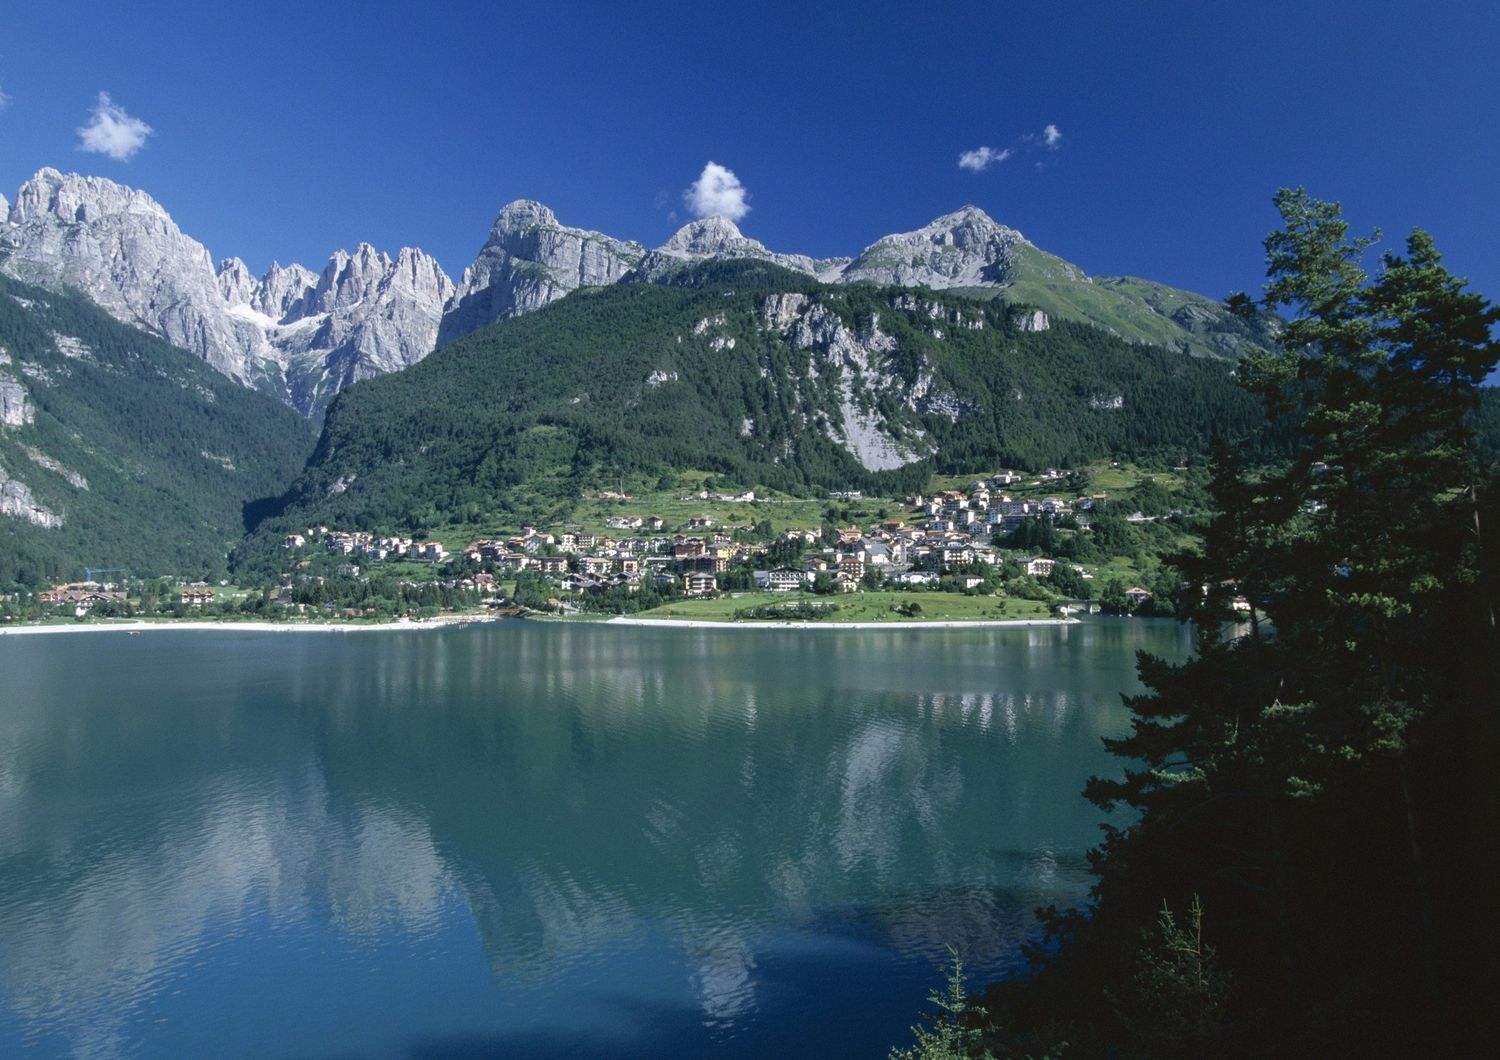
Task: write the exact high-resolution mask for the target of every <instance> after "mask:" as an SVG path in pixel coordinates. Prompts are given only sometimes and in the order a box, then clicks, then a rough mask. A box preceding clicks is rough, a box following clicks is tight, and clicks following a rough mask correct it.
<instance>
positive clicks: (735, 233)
mask: <svg viewBox="0 0 1500 1060" xmlns="http://www.w3.org/2000/svg"><path fill="white" fill-rule="evenodd" d="M730 259H741V260H743V259H748V260H752V261H768V262H770V263H772V264H773V265H780V266H781V267H782V268H785V269H791V270H793V271H794V272H802V273H806V274H807V275H809V276H823V277H827V278H830V279H831V278H833V277H835V276H836V275H837V273H838V271H839V270H840V269H841V268H842V267H843V266H844V265H846V264H847V263H848V261H849V259H848V258H835V259H832V260H829V261H814V260H813V259H812V258H809V257H807V256H806V255H805V254H777V253H775V252H774V251H770V250H767V249H766V246H765V244H764V243H761V242H760V241H759V240H755V239H747V238H745V236H744V234H743V233H741V232H740V230H739V228H738V227H737V226H736V225H735V223H734V222H733V221H731V220H729V219H728V218H727V217H719V216H713V217H705V218H703V219H701V220H698V221H693V222H691V223H690V224H686V225H684V226H683V227H682V228H679V229H678V230H677V231H676V232H675V233H674V234H673V236H672V238H671V239H669V240H667V241H666V242H665V243H663V244H662V245H661V246H659V247H657V248H656V249H655V250H653V251H651V252H650V253H648V254H647V255H646V256H645V257H644V258H643V259H642V260H641V264H640V267H639V268H638V269H637V270H636V275H637V276H638V277H639V278H641V279H644V280H648V281H657V280H662V279H666V278H668V277H670V276H671V275H672V273H674V272H676V271H677V270H678V269H680V268H682V267H683V266H684V265H693V264H697V263H698V262H703V261H726V260H730Z"/></svg>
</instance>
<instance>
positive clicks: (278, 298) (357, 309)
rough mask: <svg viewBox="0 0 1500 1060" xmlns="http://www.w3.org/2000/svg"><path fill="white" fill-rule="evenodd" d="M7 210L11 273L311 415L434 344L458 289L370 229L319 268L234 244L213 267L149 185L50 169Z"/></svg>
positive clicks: (421, 258) (425, 260)
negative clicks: (255, 254)
mask: <svg viewBox="0 0 1500 1060" xmlns="http://www.w3.org/2000/svg"><path fill="white" fill-rule="evenodd" d="M9 218H10V221H11V222H13V223H12V224H10V225H9V226H8V227H7V229H6V231H5V233H4V236H3V238H4V242H5V244H6V245H7V246H8V247H9V248H10V254H9V256H8V257H7V259H6V260H5V262H4V265H3V266H0V267H3V268H4V270H5V271H6V272H8V273H9V274H11V275H13V276H15V277H16V278H18V279H21V280H26V281H28V282H30V283H35V284H38V285H39V286H44V287H48V286H50V287H58V286H69V287H76V288H78V289H80V290H82V291H83V292H84V293H85V294H87V295H88V296H89V297H90V298H91V299H93V300H94V301H95V302H97V303H98V304H99V305H100V306H102V307H103V308H104V309H105V310H107V311H108V312H109V313H110V314H111V315H112V316H114V317H116V318H117V319H119V320H122V321H124V322H126V323H129V324H135V325H138V326H141V327H144V328H146V329H148V330H150V331H154V332H156V333H158V334H160V335H161V336H162V337H164V338H165V339H166V340H167V341H168V342H171V343H172V344H173V345H176V346H181V347H182V348H184V349H186V350H189V351H191V352H193V353H196V354H197V355H198V356H200V357H202V358H203V359H204V360H205V361H207V362H208V363H209V364H210V365H212V366H213V367H215V368H217V369H218V370H219V371H221V372H223V373H225V374H226V375H229V376H231V377H233V378H235V379H237V380H239V381H240V382H242V383H245V384H247V385H250V386H256V387H260V388H262V389H265V390H268V391H270V392H272V393H274V394H276V395H278V396H280V397H281V398H283V399H284V400H286V401H288V402H290V403H291V404H292V405H294V406H295V407H296V408H298V409H299V410H300V411H302V412H303V413H304V414H308V415H311V414H313V413H315V412H317V411H318V410H320V409H321V408H322V407H323V406H324V405H326V404H327V402H328V400H329V399H330V398H331V397H332V396H333V395H334V394H335V393H337V392H338V390H339V389H341V388H342V387H344V386H346V385H348V384H349V383H351V382H353V381H354V380H356V379H363V378H366V377H368V376H372V375H377V374H380V373H381V372H388V371H394V370H396V369H398V368H404V367H406V366H407V365H409V364H413V363H415V362H416V361H418V360H420V359H421V358H422V357H424V356H426V355H427V354H428V353H429V352H431V350H432V348H433V347H434V346H435V345H436V341H437V328H438V323H439V321H440V320H441V318H442V313H443V307H444V306H445V305H446V303H447V302H448V301H449V299H450V298H451V297H452V295H453V283H452V281H451V280H449V279H448V277H447V275H445V274H444V273H443V270H442V269H441V268H439V267H438V264H437V262H436V261H434V260H433V259H432V258H431V257H430V256H428V255H427V254H424V253H423V252H422V251H420V250H413V249H410V248H408V249H403V250H402V251H401V252H400V253H399V254H398V255H397V256H396V258H395V259H394V260H392V259H391V258H390V257H389V256H388V255H386V254H384V253H381V252H380V251H377V250H376V249H375V248H374V247H371V246H370V245H369V244H363V243H362V244H360V245H359V246H358V247H356V248H355V250H354V252H353V253H352V254H351V253H347V252H345V251H339V252H337V253H335V254H334V255H333V257H332V258H331V259H330V260H329V262H328V265H327V267H325V268H324V270H323V272H322V274H321V275H315V274H314V273H312V272H309V271H308V270H307V269H305V268H303V267H302V266H300V265H291V266H288V267H285V268H283V267H282V266H281V265H279V264H277V265H272V266H271V268H270V271H268V272H267V273H266V274H265V275H264V276H262V277H260V278H259V279H256V278H255V277H254V276H253V275H252V274H251V272H250V270H249V268H247V267H246V265H245V263H244V262H243V261H241V260H240V259H238V258H228V259H225V260H224V261H223V262H221V263H220V264H219V267H218V268H217V269H215V268H214V267H213V264H212V261H211V259H210V257H209V254H208V251H207V249H205V248H204V247H203V245H202V244H201V243H198V242H197V241H195V240H193V239H191V238H190V237H188V236H187V235H185V234H183V232H182V231H181V230H180V229H179V228H178V227H177V225H176V224H174V223H173V221H172V219H171V217H170V216H169V215H168V214H167V212H166V210H164V209H163V208H162V207H161V205H160V204H158V203H157V202H156V201H155V200H154V199H152V198H151V197H150V196H149V195H147V194H146V193H145V192H143V191H138V190H136V189H134V188H127V187H125V186H123V185H120V184H116V183H114V182H113V181H109V180H104V179H102V178H99V177H81V176H78V175H76V174H62V173H59V172H57V171H56V170H54V169H43V170H41V171H39V172H38V173H37V174H36V176H34V177H32V178H31V180H29V181H27V182H26V183H25V184H24V185H22V187H21V190H20V191H19V192H18V193H17V196H16V203H15V206H14V207H12V208H11V209H10V211H9Z"/></svg>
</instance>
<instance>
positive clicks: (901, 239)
mask: <svg viewBox="0 0 1500 1060" xmlns="http://www.w3.org/2000/svg"><path fill="white" fill-rule="evenodd" d="M1025 243H1026V239H1025V237H1024V236H1022V235H1021V233H1020V232H1017V231H1016V230H1015V229H1014V228H1007V227H1005V226H1004V225H1002V224H998V223H996V222H995V221H993V220H991V218H990V216H989V215H988V214H986V213H985V212H984V211H983V210H981V209H979V208H978V207H977V206H965V207H964V208H963V209H962V210H959V211H957V212H955V213H950V214H946V215H944V216H942V217H939V218H938V219H937V220H935V221H933V222H932V223H931V224H929V225H926V226H924V227H922V228H919V229H917V230H916V231H915V232H902V233H899V234H897V235H890V236H886V237H885V238H884V239H880V240H877V241H876V242H874V243H872V244H871V245H870V246H868V247H866V248H865V249H864V250H863V251H862V252H861V253H860V254H859V256H858V257H856V258H855V259H854V260H853V261H852V262H850V263H849V265H848V266H847V267H846V268H845V269H843V271H842V272H841V273H840V274H839V278H838V279H839V282H841V283H860V282H866V283H879V284H894V285H899V286H903V287H932V288H939V289H940V288H947V287H994V286H1000V285H1003V284H1004V283H1006V282H1007V280H1008V278H1009V273H1010V271H1011V269H1012V267H1013V264H1014V256H1015V252H1016V250H1017V248H1019V247H1020V246H1021V245H1023V244H1025Z"/></svg>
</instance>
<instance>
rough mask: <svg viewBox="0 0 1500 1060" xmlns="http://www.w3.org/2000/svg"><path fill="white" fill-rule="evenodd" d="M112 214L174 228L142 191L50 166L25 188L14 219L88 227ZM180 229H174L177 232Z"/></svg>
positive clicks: (150, 198)
mask: <svg viewBox="0 0 1500 1060" xmlns="http://www.w3.org/2000/svg"><path fill="white" fill-rule="evenodd" d="M111 214H141V215H145V216H149V217H152V218H155V219H157V220H160V221H163V222H165V223H166V224H169V225H171V224H172V219H171V218H170V217H169V216H168V215H167V211H166V210H164V209H162V207H161V204H160V203H158V202H157V201H156V200H155V199H153V198H152V197H151V196H149V195H147V194H146V193H145V192H144V191H141V190H139V189H138V188H127V187H126V186H125V185H123V184H116V183H115V182H114V181H112V180H106V179H105V178H104V177H84V176H80V175H78V174H77V173H59V172H58V171H57V170H55V169H53V168H51V167H50V166H46V167H43V168H42V169H39V170H37V171H36V173H35V175H33V176H32V178H31V179H30V180H28V181H27V182H26V183H24V184H22V185H21V187H20V190H19V191H17V192H16V204H15V206H14V207H12V208H11V215H12V216H11V218H10V219H11V222H12V223H13V224H25V223H26V222H28V221H35V220H38V219H41V218H44V217H52V218H55V219H56V220H59V221H65V222H69V223H88V222H92V221H98V220H100V219H101V218H104V217H108V216H110V215H111ZM176 227H177V226H176V225H172V228H173V230H174V231H175V230H176Z"/></svg>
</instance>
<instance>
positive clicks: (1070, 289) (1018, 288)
mask: <svg viewBox="0 0 1500 1060" xmlns="http://www.w3.org/2000/svg"><path fill="white" fill-rule="evenodd" d="M1007 275H1008V277H1009V281H1010V282H1009V283H1008V284H1007V285H1006V286H1005V287H1002V288H973V289H969V290H966V291H965V292H964V293H965V294H968V295H970V296H972V297H975V298H994V299H998V300H1000V301H1004V302H1008V303H1011V304H1013V305H1029V306H1035V307H1036V308H1038V309H1041V310H1043V311H1044V312H1046V313H1047V315H1048V316H1050V317H1051V318H1052V319H1053V320H1071V321H1075V322H1078V323H1085V324H1093V325H1095V326H1096V327H1100V328H1103V329H1104V330H1105V331H1108V332H1109V333H1110V334H1112V335H1116V336H1118V337H1120V338H1122V339H1125V340H1127V341H1129V342H1139V343H1147V344H1150V345H1155V346H1165V347H1167V348H1169V349H1174V350H1180V351H1182V352H1184V353H1190V354H1193V355H1194V356H1199V357H1222V358H1230V359H1238V358H1239V357H1242V356H1244V355H1245V354H1246V353H1248V352H1249V351H1250V350H1251V349H1252V348H1254V347H1256V346H1264V345H1266V344H1267V343H1268V342H1270V341H1271V340H1272V338H1273V337H1274V335H1275V333H1276V331H1277V329H1278V328H1279V323H1278V322H1277V321H1276V319H1275V318H1274V317H1272V316H1270V315H1269V314H1265V315H1262V317H1261V318H1260V319H1259V320H1257V321H1255V322H1253V323H1247V322H1246V321H1243V320H1241V319H1239V318H1238V317H1236V316H1234V315H1233V314H1231V313H1229V312H1228V311H1227V310H1226V309H1225V308H1224V307H1223V306H1222V305H1220V304H1219V303H1218V302H1215V301H1213V300H1212V299H1209V298H1205V297H1203V296H1202V295H1198V294H1193V293H1191V292H1189V291H1183V290H1179V289H1178V288H1176V287H1168V286H1167V285H1165V284H1161V283H1155V282H1153V281H1151V280H1141V279H1137V278H1136V277H1133V276H1095V277H1093V278H1092V279H1090V278H1089V277H1087V276H1085V275H1084V274H1083V272H1081V271H1080V270H1079V269H1078V268H1076V267H1075V266H1073V265H1070V264H1068V263H1067V262H1066V261H1064V260H1063V259H1061V258H1059V257H1055V256H1054V255H1051V254H1048V253H1047V252H1046V251H1043V250H1038V249H1037V248H1035V247H1033V246H1030V245H1023V246H1021V247H1020V248H1019V249H1018V251H1017V254H1016V258H1015V261H1014V262H1013V263H1012V265H1011V268H1010V270H1009V272H1008V274H1007Z"/></svg>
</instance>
